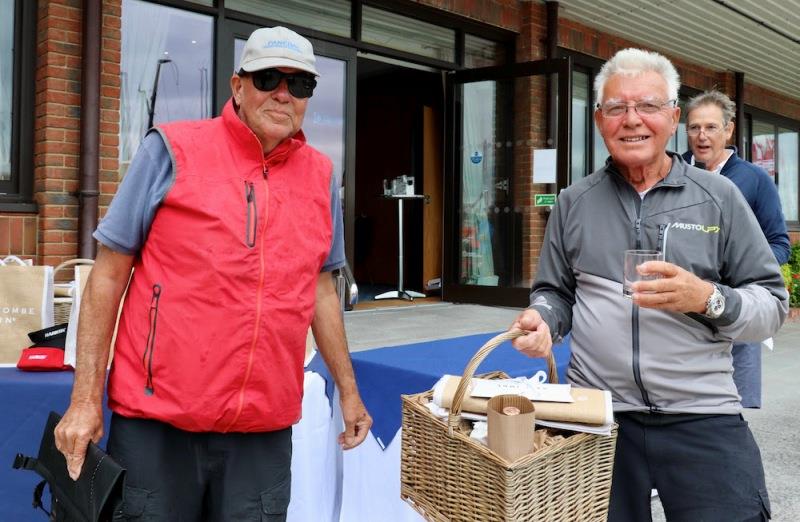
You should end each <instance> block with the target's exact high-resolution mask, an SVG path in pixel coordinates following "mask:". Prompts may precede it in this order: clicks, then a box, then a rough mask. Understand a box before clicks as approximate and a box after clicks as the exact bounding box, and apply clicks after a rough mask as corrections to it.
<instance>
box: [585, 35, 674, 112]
mask: <svg viewBox="0 0 800 522" xmlns="http://www.w3.org/2000/svg"><path fill="white" fill-rule="evenodd" d="M650 71H652V72H657V73H658V74H660V75H661V77H662V78H664V81H666V82H667V96H668V99H670V100H677V99H678V90H679V89H680V88H681V79H680V76H678V71H676V70H675V66H674V65H672V62H670V61H669V60H668V59H667V58H666V57H664V56H662V55H660V54H658V53H654V52H650V51H644V50H642V49H633V48H630V49H623V50H621V51H617V53H616V54H615V55H614V56H612V57H611V59H610V60H608V61H607V62H606V63H604V64H603V67H601V68H600V72H599V73H598V74H597V76H596V77H595V79H594V93H595V98H596V99H597V103H603V101H604V100H603V88H604V87H605V85H606V82H607V81H608V79H609V78H611V76H613V75H615V74H622V75H624V76H639V75H641V74H644V73H646V72H650ZM665 101H666V100H665Z"/></svg>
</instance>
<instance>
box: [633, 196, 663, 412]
mask: <svg viewBox="0 0 800 522" xmlns="http://www.w3.org/2000/svg"><path fill="white" fill-rule="evenodd" d="M639 211H640V208H637V209H636V213H637V216H636V221H635V222H634V231H635V233H636V248H637V249H640V248H642V236H641V234H642V219H641V217H639V215H638V213H639ZM631 342H632V346H631V348H632V352H633V353H632V357H633V360H632V363H631V364H632V367H633V380H634V381H635V382H636V386H637V387H638V388H639V393H641V394H642V400H643V401H644V403H645V405H646V406H647V407H648V408H649V409H650V411H656V409H657V408H654V407H653V405H652V404H651V403H650V397H649V396H648V394H647V390H645V388H644V383H642V370H641V368H640V366H639V307H638V306H637V305H633V307H632V308H631Z"/></svg>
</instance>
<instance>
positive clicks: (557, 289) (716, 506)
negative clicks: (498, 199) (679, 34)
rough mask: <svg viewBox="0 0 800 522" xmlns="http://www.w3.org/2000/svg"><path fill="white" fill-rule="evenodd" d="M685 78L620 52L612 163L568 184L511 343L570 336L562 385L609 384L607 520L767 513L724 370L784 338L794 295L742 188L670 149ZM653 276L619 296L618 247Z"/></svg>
mask: <svg viewBox="0 0 800 522" xmlns="http://www.w3.org/2000/svg"><path fill="white" fill-rule="evenodd" d="M679 87H680V83H679V78H678V73H677V71H676V70H675V68H674V67H673V66H672V64H671V63H670V62H669V60H667V59H666V58H664V57H663V56H661V55H658V54H656V53H650V52H646V51H641V50H638V49H625V50H622V51H619V52H618V53H617V54H616V55H615V56H614V57H613V58H612V59H611V60H609V61H608V62H607V63H606V64H605V65H604V66H603V68H602V69H601V70H600V73H599V74H598V76H597V78H596V80H595V91H596V95H597V100H598V102H599V103H598V105H597V110H596V111H595V123H596V124H597V126H598V128H599V130H600V133H601V135H602V136H603V140H604V141H605V144H606V147H607V148H608V150H609V153H610V155H611V157H610V159H609V161H608V162H607V163H606V165H605V167H603V168H602V169H600V170H599V171H597V172H595V173H594V174H592V175H591V176H588V177H586V178H585V179H583V180H581V181H579V182H577V183H575V184H574V185H572V186H571V187H569V188H567V189H566V190H564V191H563V192H562V193H561V194H560V195H559V198H558V202H557V204H556V206H555V207H554V209H553V213H552V214H551V216H550V219H549V222H548V224H547V231H546V234H545V239H544V243H543V245H542V252H541V257H540V261H539V267H538V272H537V276H536V281H535V282H534V284H533V288H532V291H531V305H530V307H529V308H528V309H527V310H525V311H524V312H523V313H522V314H520V316H519V317H518V319H517V321H516V322H515V323H514V325H513V326H512V327H515V328H521V329H523V330H527V331H529V332H530V333H529V334H528V335H526V336H524V337H520V338H518V339H516V340H515V342H514V345H515V346H516V348H517V349H518V350H520V351H522V352H523V353H526V354H527V355H530V356H532V357H543V356H545V355H547V353H548V352H549V351H550V349H551V346H552V343H553V340H559V339H560V338H561V337H563V336H564V335H566V334H567V333H568V332H570V331H571V332H572V341H571V347H572V359H571V361H570V368H569V371H568V378H569V380H570V381H571V382H572V383H574V384H575V385H578V386H584V387H594V388H602V389H607V390H610V391H611V393H612V397H613V401H614V410H615V413H616V420H617V423H618V424H619V435H618V439H617V451H616V458H615V463H614V475H613V482H612V488H611V504H610V507H609V518H608V519H609V521H614V522H616V521H625V522H628V521H630V522H638V521H641V520H650V491H651V488H656V489H658V492H659V496H660V498H661V501H662V504H663V506H664V510H665V513H666V515H667V518H668V519H669V520H687V521H689V520H705V521H731V520H737V521H740V520H754V521H755V520H767V519H768V518H769V516H770V514H769V499H768V496H767V490H766V485H765V481H764V471H763V466H762V463H761V455H760V453H759V450H758V446H757V445H756V443H755V440H754V439H753V436H752V434H751V432H750V429H749V428H748V426H747V423H746V422H745V421H744V419H743V418H742V416H741V414H740V411H741V404H740V403H739V396H738V394H737V393H736V386H735V385H734V382H733V377H732V371H733V370H732V364H731V343H732V341H733V340H735V339H736V340H752V341H758V340H761V339H765V338H767V337H770V336H772V335H773V334H774V333H775V332H777V331H778V329H779V328H780V326H781V324H782V323H783V320H784V319H785V317H786V314H787V312H788V296H787V294H786V290H785V288H784V286H783V280H782V278H781V274H780V270H779V267H778V264H777V263H776V261H775V257H774V256H773V255H772V252H771V251H770V248H769V245H768V244H767V241H766V239H765V238H764V235H763V234H762V233H761V229H760V228H759V225H758V222H757V221H756V219H755V218H754V217H753V214H752V212H750V211H749V208H748V206H747V202H746V201H745V200H744V198H743V197H742V195H741V193H740V192H739V190H738V189H737V188H736V186H735V185H734V184H733V183H731V182H730V180H728V179H726V178H724V177H723V176H709V175H708V173H707V172H704V171H701V170H699V169H697V168H695V167H692V166H690V165H688V164H687V163H686V162H685V161H684V160H683V159H682V158H681V157H680V155H678V154H674V153H671V152H667V151H666V146H667V142H668V141H669V139H670V136H672V134H673V133H674V132H675V130H676V129H677V126H678V121H679V116H680V109H679V108H678V107H676V101H677V97H678V89H679ZM627 249H652V250H660V251H661V252H663V254H664V259H665V261H651V262H648V263H644V264H642V265H640V267H639V271H640V272H642V273H649V274H656V275H658V276H660V278H659V279H656V280H651V281H640V282H637V283H634V286H633V291H634V293H633V296H632V299H628V298H625V297H623V295H622V275H623V252H624V251H625V250H627Z"/></svg>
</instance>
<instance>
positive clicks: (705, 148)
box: [683, 91, 790, 408]
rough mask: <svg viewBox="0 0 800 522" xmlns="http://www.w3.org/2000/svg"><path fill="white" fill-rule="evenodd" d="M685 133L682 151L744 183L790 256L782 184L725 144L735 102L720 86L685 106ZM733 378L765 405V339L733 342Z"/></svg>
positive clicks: (778, 252)
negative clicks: (686, 147) (686, 141)
mask: <svg viewBox="0 0 800 522" xmlns="http://www.w3.org/2000/svg"><path fill="white" fill-rule="evenodd" d="M686 110H687V115H686V133H687V134H688V135H689V148H690V149H691V150H690V151H688V152H686V153H685V154H684V155H683V157H684V159H685V160H686V161H687V162H689V163H691V164H692V165H697V166H700V164H701V163H702V164H705V168H706V169H707V170H709V171H711V172H713V173H714V174H722V175H723V176H725V177H726V178H728V179H730V180H731V181H733V182H734V184H736V186H737V187H739V190H741V191H742V194H743V195H744V198H745V199H746V200H747V203H748V204H749V205H750V208H751V209H752V210H753V214H755V216H756V219H757V220H758V224H759V225H760V226H761V231H762V232H764V236H765V237H766V238H767V242H768V243H769V246H770V248H771V249H772V253H773V254H774V255H775V259H776V260H777V261H778V264H779V265H782V264H784V263H786V262H787V261H788V260H789V251H790V245H789V234H788V233H787V232H786V221H785V220H784V217H783V211H782V210H781V200H780V196H779V195H778V189H777V188H776V186H775V182H774V181H773V179H772V177H771V176H770V175H769V174H767V172H766V171H765V170H764V169H762V168H761V167H759V166H757V165H754V164H752V163H750V162H748V161H745V160H743V159H741V158H739V156H738V155H737V150H736V147H733V146H726V144H727V143H728V141H730V139H731V136H732V135H733V129H734V123H733V118H734V117H735V115H736V105H735V104H734V103H733V101H731V99H730V98H728V96H727V95H725V94H724V93H721V92H719V91H707V92H704V93H702V94H698V95H697V96H695V97H694V98H692V99H691V100H689V103H688V104H687V106H686ZM733 369H734V373H733V380H734V382H735V383H736V388H737V389H738V390H739V395H741V396H742V406H743V407H745V408H760V407H761V343H758V342H735V343H733Z"/></svg>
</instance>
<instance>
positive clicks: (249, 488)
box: [108, 414, 292, 522]
mask: <svg viewBox="0 0 800 522" xmlns="http://www.w3.org/2000/svg"><path fill="white" fill-rule="evenodd" d="M108 453H109V454H110V455H111V456H112V457H114V459H115V460H116V461H117V462H119V463H120V464H121V465H122V466H123V467H125V468H126V469H127V475H126V484H125V491H124V493H123V502H122V506H121V509H120V510H118V513H117V515H116V519H118V520H132V521H162V520H163V521H165V522H167V521H168V522H179V521H180V522H200V521H203V522H205V521H213V522H217V521H219V522H222V521H269V522H273V521H275V522H278V521H280V522H282V521H285V520H286V510H287V507H288V506H289V495H290V488H291V462H292V430H291V428H287V429H285V430H280V431H274V432H266V433H227V434H222V433H192V432H186V431H182V430H179V429H177V428H174V427H172V426H170V425H169V424H165V423H162V422H158V421H152V420H146V419H131V418H126V417H122V416H120V415H117V414H114V415H113V416H112V418H111V430H110V433H109V439H108Z"/></svg>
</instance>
